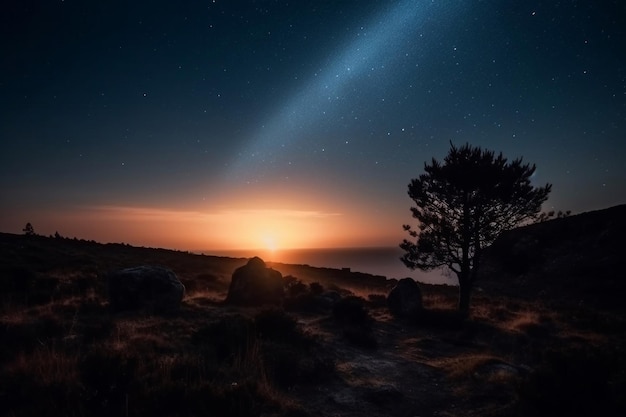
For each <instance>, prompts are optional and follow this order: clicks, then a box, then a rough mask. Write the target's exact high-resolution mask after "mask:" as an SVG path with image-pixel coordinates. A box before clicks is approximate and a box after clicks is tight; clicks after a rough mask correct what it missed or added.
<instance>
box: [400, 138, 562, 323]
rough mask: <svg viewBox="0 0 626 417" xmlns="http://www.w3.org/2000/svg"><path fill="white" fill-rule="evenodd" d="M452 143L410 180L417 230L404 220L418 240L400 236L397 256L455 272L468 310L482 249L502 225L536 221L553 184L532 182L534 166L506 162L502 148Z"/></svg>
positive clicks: (461, 305) (413, 264)
mask: <svg viewBox="0 0 626 417" xmlns="http://www.w3.org/2000/svg"><path fill="white" fill-rule="evenodd" d="M450 146H451V147H450V151H449V153H448V155H447V156H446V157H445V158H444V160H443V163H441V162H439V161H437V160H435V159H434V158H433V159H432V162H431V163H430V164H428V163H425V164H424V174H422V175H420V176H419V177H418V178H416V179H412V180H411V183H410V184H409V190H408V193H409V197H411V199H412V200H413V201H414V202H415V205H416V206H415V207H411V212H412V213H413V217H414V218H416V219H417V220H418V221H419V230H413V229H412V228H411V226H410V225H404V230H406V231H408V232H409V235H411V237H412V238H414V239H416V242H414V241H409V240H407V239H404V241H403V242H402V243H401V244H400V247H401V248H402V249H404V250H405V251H406V253H405V254H404V255H403V256H402V258H400V259H401V260H402V262H403V263H404V264H405V265H406V266H407V267H408V268H410V269H416V268H419V269H421V270H423V271H429V270H432V269H435V268H439V267H448V268H449V269H450V270H451V271H453V272H455V273H456V275H457V277H458V280H459V310H461V311H462V312H464V313H468V312H469V305H470V294H471V290H472V286H473V284H474V282H475V281H476V277H477V275H478V271H479V268H480V258H481V255H482V250H483V248H484V247H485V246H487V245H490V244H491V243H492V242H493V241H494V240H495V239H496V237H498V235H499V234H500V233H501V232H503V231H504V230H508V229H512V228H514V227H516V226H518V225H519V224H523V223H526V222H531V221H533V220H535V219H536V218H537V217H538V216H539V212H540V210H541V205H542V204H543V202H544V201H546V199H547V198H548V194H549V193H550V190H551V188H552V185H551V184H546V185H545V186H543V187H533V186H532V185H531V177H532V176H533V174H534V172H535V165H529V164H523V163H522V159H521V158H519V159H516V160H514V161H511V162H508V161H507V159H506V158H505V157H504V156H502V153H500V154H499V155H497V156H495V154H494V152H493V151H489V150H483V149H481V148H480V147H473V146H471V145H469V144H466V145H464V146H462V147H460V148H457V147H455V146H454V145H453V144H451V145H450Z"/></svg>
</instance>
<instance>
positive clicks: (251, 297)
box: [226, 256, 284, 306]
mask: <svg viewBox="0 0 626 417" xmlns="http://www.w3.org/2000/svg"><path fill="white" fill-rule="evenodd" d="M283 298H284V280H283V276H282V274H281V273H280V272H278V271H276V270H274V269H272V268H268V267H267V266H266V265H265V262H263V260H262V259H261V258H259V257H257V256H255V257H254V258H251V259H250V260H249V261H248V263H247V264H246V265H244V266H242V267H240V268H237V269H236V270H235V272H233V276H232V280H231V282H230V287H229V288H228V295H227V297H226V302H227V303H232V304H239V305H250V306H257V305H263V304H282V302H283Z"/></svg>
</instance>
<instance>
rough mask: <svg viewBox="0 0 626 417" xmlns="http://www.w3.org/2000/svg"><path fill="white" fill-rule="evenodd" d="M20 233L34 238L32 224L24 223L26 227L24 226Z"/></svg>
mask: <svg viewBox="0 0 626 417" xmlns="http://www.w3.org/2000/svg"><path fill="white" fill-rule="evenodd" d="M22 232H24V234H25V235H26V236H34V235H35V228H34V227H33V225H32V224H30V223H26V226H24V228H23V229H22Z"/></svg>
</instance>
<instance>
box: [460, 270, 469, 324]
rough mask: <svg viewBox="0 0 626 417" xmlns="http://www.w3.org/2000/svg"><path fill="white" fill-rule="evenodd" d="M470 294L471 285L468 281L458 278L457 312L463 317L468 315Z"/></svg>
mask: <svg viewBox="0 0 626 417" xmlns="http://www.w3.org/2000/svg"><path fill="white" fill-rule="evenodd" d="M471 292H472V285H471V284H470V281H469V279H460V277H459V311H460V312H461V313H463V314H465V315H468V314H469V308H470V294H471Z"/></svg>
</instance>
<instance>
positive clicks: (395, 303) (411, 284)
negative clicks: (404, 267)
mask: <svg viewBox="0 0 626 417" xmlns="http://www.w3.org/2000/svg"><path fill="white" fill-rule="evenodd" d="M387 306H388V307H389V311H391V314H393V315H394V316H396V317H408V318H411V317H415V316H416V315H417V314H419V313H420V312H421V311H422V291H421V290H420V287H419V285H417V282H415V281H414V280H413V279H411V278H403V279H401V280H400V281H398V284H397V285H396V286H395V287H393V289H392V290H391V292H390V293H389V295H388V296H387Z"/></svg>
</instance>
